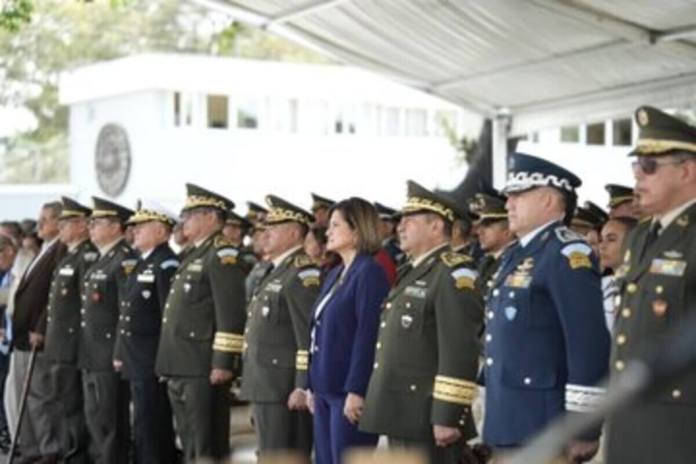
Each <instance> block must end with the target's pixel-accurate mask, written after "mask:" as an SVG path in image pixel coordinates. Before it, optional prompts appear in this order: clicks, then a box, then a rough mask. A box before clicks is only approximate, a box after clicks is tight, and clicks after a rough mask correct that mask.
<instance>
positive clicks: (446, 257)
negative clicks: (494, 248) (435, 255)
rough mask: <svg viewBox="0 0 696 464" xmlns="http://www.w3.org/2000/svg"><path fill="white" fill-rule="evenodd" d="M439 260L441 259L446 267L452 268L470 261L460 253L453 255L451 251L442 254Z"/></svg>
mask: <svg viewBox="0 0 696 464" xmlns="http://www.w3.org/2000/svg"><path fill="white" fill-rule="evenodd" d="M440 259H442V262H443V263H445V264H446V265H447V267H454V266H458V265H460V264H464V263H468V262H471V261H472V259H471V258H470V257H469V256H467V255H463V254H461V253H455V252H453V251H448V252H446V253H442V255H440Z"/></svg>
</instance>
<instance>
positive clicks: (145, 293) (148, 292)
mask: <svg viewBox="0 0 696 464" xmlns="http://www.w3.org/2000/svg"><path fill="white" fill-rule="evenodd" d="M141 295H142V296H143V298H145V299H146V300H149V299H150V297H151V296H152V292H151V291H150V290H143V292H142V293H141Z"/></svg>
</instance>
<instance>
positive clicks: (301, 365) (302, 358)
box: [295, 350, 309, 371]
mask: <svg viewBox="0 0 696 464" xmlns="http://www.w3.org/2000/svg"><path fill="white" fill-rule="evenodd" d="M308 368H309V351H307V350H297V353H296V354H295V369H297V370H298V371H306V370H307V369H308Z"/></svg>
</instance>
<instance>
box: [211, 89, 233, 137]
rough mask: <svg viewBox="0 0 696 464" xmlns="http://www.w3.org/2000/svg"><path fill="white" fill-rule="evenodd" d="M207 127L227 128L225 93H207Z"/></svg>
mask: <svg viewBox="0 0 696 464" xmlns="http://www.w3.org/2000/svg"><path fill="white" fill-rule="evenodd" d="M207 104H208V127H210V128H212V129H227V127H229V124H228V115H229V112H228V107H227V105H228V98H227V96H226V95H208V98H207Z"/></svg>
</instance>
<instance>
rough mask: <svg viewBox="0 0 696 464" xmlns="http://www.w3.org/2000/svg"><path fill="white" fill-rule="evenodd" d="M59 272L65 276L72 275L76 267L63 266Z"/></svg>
mask: <svg viewBox="0 0 696 464" xmlns="http://www.w3.org/2000/svg"><path fill="white" fill-rule="evenodd" d="M58 274H59V275H62V276H65V277H72V276H73V275H74V274H75V269H73V268H71V267H61V268H60V271H58Z"/></svg>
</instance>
